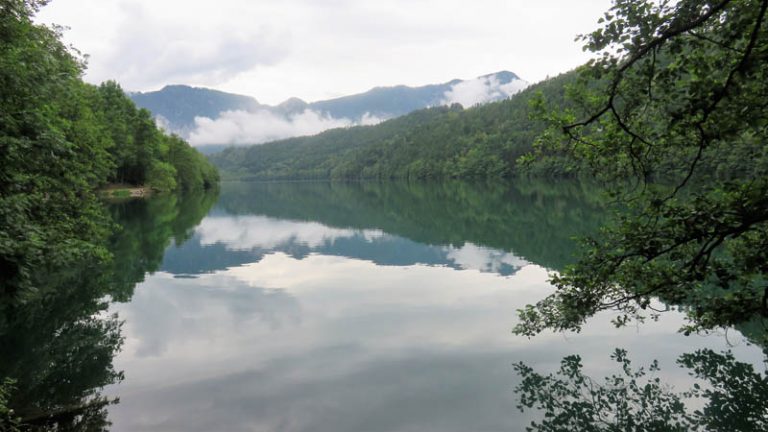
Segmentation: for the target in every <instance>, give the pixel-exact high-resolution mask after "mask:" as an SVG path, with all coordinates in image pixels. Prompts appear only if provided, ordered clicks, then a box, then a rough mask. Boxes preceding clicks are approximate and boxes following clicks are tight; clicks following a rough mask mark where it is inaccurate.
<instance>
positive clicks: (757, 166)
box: [516, 0, 768, 336]
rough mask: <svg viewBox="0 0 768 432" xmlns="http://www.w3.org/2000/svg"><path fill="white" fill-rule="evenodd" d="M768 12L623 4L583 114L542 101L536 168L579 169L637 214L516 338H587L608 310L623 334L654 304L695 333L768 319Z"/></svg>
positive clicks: (594, 45)
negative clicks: (579, 333) (564, 163)
mask: <svg viewBox="0 0 768 432" xmlns="http://www.w3.org/2000/svg"><path fill="white" fill-rule="evenodd" d="M766 11H768V1H750V0H742V1H737V0H732V1H720V2H700V1H681V2H674V3H672V2H659V3H657V2H636V1H617V2H616V3H615V5H614V6H613V8H612V9H611V11H610V12H609V13H607V14H606V16H605V18H604V20H603V27H602V28H601V29H599V30H597V31H595V32H593V33H592V34H590V35H587V36H585V37H584V38H583V39H584V40H585V41H586V42H587V44H586V49H589V50H592V51H596V52H599V53H600V56H599V57H598V58H597V59H596V60H594V61H593V62H591V63H590V64H588V65H587V66H585V67H584V68H582V70H581V76H580V78H579V80H577V82H576V84H574V85H573V86H572V87H571V88H570V89H569V96H570V98H571V99H572V100H573V105H572V108H570V109H566V110H562V109H558V110H555V111H553V112H547V111H546V101H545V100H543V99H540V100H537V101H536V103H535V108H536V110H537V111H538V112H539V113H540V115H542V116H544V117H545V118H546V119H547V120H548V121H549V122H550V124H551V125H552V126H551V127H550V128H549V129H548V130H547V131H546V132H545V133H544V134H542V136H541V137H540V139H539V141H538V144H537V145H538V149H537V152H536V153H535V154H534V155H532V156H529V157H527V159H526V160H527V161H528V162H529V163H531V164H534V165H535V164H537V163H540V161H542V160H547V159H552V158H553V157H558V158H559V157H563V156H564V157H566V158H569V159H573V160H575V161H576V163H577V164H580V165H581V166H584V167H586V168H587V169H588V170H589V171H590V172H592V173H593V174H594V175H595V176H597V177H598V178H600V179H602V180H603V181H604V182H605V183H606V184H607V185H609V187H611V188H612V195H613V196H614V198H615V199H616V200H617V202H618V203H620V204H621V206H622V207H623V208H624V209H625V210H623V211H621V212H619V215H618V216H617V217H616V219H615V221H614V223H612V224H610V225H609V226H608V227H607V228H605V229H604V230H603V232H602V234H601V235H600V236H597V237H595V238H592V239H587V240H585V242H584V253H583V254H582V257H581V259H580V260H579V261H578V262H577V263H576V264H575V265H573V266H571V267H569V268H568V269H566V270H565V271H564V272H562V273H561V274H559V275H555V276H554V277H553V282H554V284H555V285H556V287H557V291H556V293H555V294H553V295H552V296H550V297H548V298H546V299H544V300H542V301H541V302H539V303H538V304H537V305H531V306H528V307H526V308H525V309H524V310H522V311H520V315H521V323H520V324H519V325H518V326H517V327H516V332H518V333H520V334H525V335H528V336H531V335H534V334H536V333H538V332H540V331H542V330H543V329H545V328H553V329H556V330H578V329H579V328H580V327H581V325H582V324H583V323H584V321H585V320H586V319H587V318H588V317H590V316H592V315H594V314H595V313H597V312H598V311H600V310H606V309H616V310H619V311H620V312H621V315H620V316H619V318H617V320H616V324H617V325H623V324H626V323H628V322H630V321H631V320H633V319H643V317H644V316H645V314H646V312H648V311H649V310H650V305H651V302H652V301H653V299H655V298H658V299H661V300H662V301H664V302H667V303H671V304H676V305H679V306H680V308H682V309H683V310H685V311H686V312H687V313H688V315H689V317H690V318H691V323H690V325H688V326H686V327H685V328H684V330H685V331H686V332H691V331H697V330H701V329H712V328H715V327H718V326H730V325H736V324H738V323H739V322H742V321H749V320H751V319H753V318H754V317H763V318H765V317H768V283H767V281H766V280H767V278H766V271H767V270H768V267H767V266H766V264H765V263H766V262H767V261H768V241H766V238H768V200H766V197H768V180H766V179H767V178H768V169H767V168H768V150H767V146H766V138H768V111H767V110H766V102H765V100H766V97H768V33H767V32H768V29H766ZM580 118H582V119H580ZM555 163H557V162H555ZM628 180H633V181H634V182H635V183H636V184H637V185H639V186H640V187H627V181H628Z"/></svg>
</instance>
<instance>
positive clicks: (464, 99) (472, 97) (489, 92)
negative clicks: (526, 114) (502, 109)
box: [441, 75, 528, 108]
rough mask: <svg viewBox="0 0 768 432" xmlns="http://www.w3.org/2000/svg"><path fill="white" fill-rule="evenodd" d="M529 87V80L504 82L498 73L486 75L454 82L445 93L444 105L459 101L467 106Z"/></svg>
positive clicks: (486, 101)
mask: <svg viewBox="0 0 768 432" xmlns="http://www.w3.org/2000/svg"><path fill="white" fill-rule="evenodd" d="M526 87H528V82H527V81H523V80H512V81H510V82H508V83H502V82H501V81H499V78H498V77H497V76H496V75H490V76H484V77H479V78H475V79H472V80H467V81H462V82H460V83H458V84H454V85H453V86H452V87H451V89H450V90H448V91H446V92H445V94H444V96H445V97H444V99H443V100H442V101H441V102H442V103H441V104H442V105H451V104H454V103H459V104H461V105H462V106H464V107H465V108H468V107H472V106H475V105H478V104H484V103H488V102H493V101H496V100H500V99H506V98H508V97H510V96H513V95H515V94H516V93H518V92H520V91H522V90H524V89H525V88H526Z"/></svg>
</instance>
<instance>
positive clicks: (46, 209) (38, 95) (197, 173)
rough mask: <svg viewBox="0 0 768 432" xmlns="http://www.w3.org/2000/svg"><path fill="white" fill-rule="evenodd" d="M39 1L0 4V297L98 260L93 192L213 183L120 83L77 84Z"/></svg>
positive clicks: (205, 167)
mask: <svg viewBox="0 0 768 432" xmlns="http://www.w3.org/2000/svg"><path fill="white" fill-rule="evenodd" d="M45 3H46V2H44V1H37V0H7V1H2V2H0V40H2V44H0V275H2V278H0V283H2V285H0V293H2V294H7V295H11V296H12V297H13V296H17V295H25V294H27V293H33V292H37V291H38V290H37V285H38V282H39V281H38V280H37V279H36V278H37V275H47V276H48V277H50V276H51V275H52V274H56V272H58V271H64V270H66V269H67V268H68V266H70V265H71V264H72V263H73V262H74V261H78V260H82V259H86V260H88V259H90V260H91V262H93V263H96V262H100V261H101V260H104V259H107V257H108V254H107V253H106V251H105V249H104V248H103V241H104V239H105V237H106V236H107V235H108V233H109V231H110V228H111V225H110V224H109V223H108V222H106V218H105V214H104V211H103V208H102V206H101V205H100V203H99V201H98V200H97V198H96V195H97V189H98V188H100V187H102V186H104V185H106V184H108V183H123V184H129V185H145V186H149V187H152V188H154V189H157V190H164V191H170V190H192V189H203V188H208V187H211V186H213V185H214V184H215V183H216V182H217V180H218V174H217V172H216V169H215V168H214V167H213V166H212V165H211V164H210V163H208V161H207V160H206V159H205V158H204V157H203V156H202V155H201V154H200V153H198V152H197V151H196V150H195V149H193V148H192V147H190V146H189V145H188V144H187V143H186V142H184V141H183V140H181V139H179V138H178V137H174V136H167V135H164V134H163V133H162V132H161V131H160V130H159V129H158V128H157V127H156V126H155V123H154V121H153V119H152V117H151V115H150V113H149V111H146V110H140V109H138V108H136V106H135V105H134V104H133V102H131V100H130V99H129V98H128V97H127V96H126V95H125V94H124V93H123V91H122V89H121V88H120V86H119V85H117V84H116V83H114V82H107V83H104V84H102V85H100V86H93V85H90V84H86V83H85V82H83V80H82V78H81V76H82V73H83V69H84V62H83V61H82V60H81V58H80V56H79V53H77V52H75V51H74V50H73V49H71V48H68V47H66V46H65V45H64V44H63V43H62V42H61V34H60V30H59V29H58V28H55V27H54V28H49V27H47V26H43V25H37V24H35V23H34V22H33V21H32V16H33V15H34V13H35V12H36V11H37V10H38V9H39V7H40V6H41V5H44V4H45Z"/></svg>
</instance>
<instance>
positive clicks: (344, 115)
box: [130, 71, 528, 149]
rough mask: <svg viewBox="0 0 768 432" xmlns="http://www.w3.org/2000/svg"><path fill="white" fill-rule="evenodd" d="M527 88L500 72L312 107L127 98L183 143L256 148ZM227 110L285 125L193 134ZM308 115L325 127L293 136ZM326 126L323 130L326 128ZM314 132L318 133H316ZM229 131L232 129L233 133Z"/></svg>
mask: <svg viewBox="0 0 768 432" xmlns="http://www.w3.org/2000/svg"><path fill="white" fill-rule="evenodd" d="M527 85H528V83H527V82H525V81H523V80H521V79H520V77H518V76H517V75H516V74H514V73H512V72H509V71H501V72H497V73H494V74H489V75H483V76H481V77H478V78H475V79H472V80H458V79H455V80H452V81H448V82H446V83H442V84H432V85H426V86H420V87H408V86H404V85H400V86H395V87H376V88H374V89H371V90H369V91H367V92H365V93H360V94H355V95H351V96H344V97H339V98H335V99H329V100H323V101H316V102H311V103H307V102H305V101H303V100H301V99H298V98H290V99H288V100H286V101H285V102H283V103H281V104H279V105H276V106H270V105H264V104H260V103H259V102H258V101H257V100H256V99H254V98H252V97H249V96H243V95H238V94H232V93H225V92H221V91H217V90H211V89H206V88H196V87H189V86H185V85H169V86H166V87H164V88H163V89H161V90H159V91H154V92H146V93H132V94H131V95H130V96H131V98H132V99H133V101H134V102H135V103H136V104H137V105H138V106H140V107H142V108H147V109H148V110H149V111H151V112H152V113H153V114H154V115H155V116H156V117H157V118H158V121H159V123H160V124H161V125H163V126H164V127H165V128H166V129H168V130H170V131H173V132H176V133H179V134H180V135H182V136H184V137H186V138H190V136H192V137H193V138H195V139H193V141H196V142H194V143H195V144H197V145H205V144H219V145H220V144H243V143H259V142H263V141H265V140H270V139H276V138H288V137H291V136H298V135H308V134H314V133H317V132H320V131H321V130H324V129H327V128H333V127H339V126H340V125H354V124H363V123H366V124H368V123H376V122H378V121H381V120H385V119H391V118H394V117H398V116H401V115H404V114H408V113H410V112H412V111H415V110H418V109H422V108H427V107H431V106H439V105H450V104H454V103H460V104H462V105H463V106H470V105H475V104H478V103H485V102H491V101H496V100H500V99H505V98H507V97H509V96H511V95H512V94H515V93H517V92H518V91H520V90H522V89H523V88H525V87H526V86H527ZM226 111H244V112H246V113H259V114H260V115H261V117H259V118H256V119H247V118H246V119H243V118H242V116H241V117H238V118H237V119H231V118H228V121H230V122H234V123H237V122H238V121H240V122H246V121H250V122H251V123H255V122H258V121H263V120H265V119H264V115H267V116H269V117H268V118H267V120H269V122H270V125H269V126H274V123H275V122H277V121H279V120H284V121H285V122H287V124H286V125H284V126H285V127H283V128H282V129H280V134H277V135H275V136H273V135H266V136H265V137H261V136H250V135H249V134H248V133H247V129H248V128H247V127H246V126H243V127H242V128H241V129H243V130H245V132H242V133H238V134H237V135H232V136H221V134H214V135H215V138H211V134H210V133H209V134H199V135H197V136H194V135H193V132H194V131H196V128H197V127H198V125H197V124H196V123H195V117H207V118H209V119H211V120H214V121H215V120H217V119H218V118H220V117H221V114H222V113H223V112H226ZM308 111H309V112H312V113H314V114H316V116H315V118H316V119H320V120H321V121H323V122H324V123H323V124H321V125H318V126H317V127H316V128H314V129H312V128H310V130H305V129H302V130H295V131H293V130H292V129H291V122H292V121H293V118H294V117H296V116H300V115H302V114H305V113H307V112H308ZM304 123H306V122H304ZM207 125H208V126H213V127H215V124H214V123H212V122H208V123H207ZM325 125H327V127H324V126H325ZM318 128H319V129H320V130H317V129H318ZM228 129H229V130H231V129H232V128H228ZM294 132H295V133H294ZM251 135H253V134H251ZM249 139H250V140H251V141H249ZM208 148H209V149H216V148H218V147H217V146H215V147H210V146H209V147H208Z"/></svg>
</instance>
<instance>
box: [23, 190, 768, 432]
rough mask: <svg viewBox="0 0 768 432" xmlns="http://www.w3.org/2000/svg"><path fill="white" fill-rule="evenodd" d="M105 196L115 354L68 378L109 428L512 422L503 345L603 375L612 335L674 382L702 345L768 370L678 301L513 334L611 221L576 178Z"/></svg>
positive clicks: (736, 339) (516, 358) (510, 425)
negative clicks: (529, 308)
mask: <svg viewBox="0 0 768 432" xmlns="http://www.w3.org/2000/svg"><path fill="white" fill-rule="evenodd" d="M110 210H111V214H112V215H113V217H114V218H115V220H116V221H118V223H119V224H120V225H121V226H122V230H121V231H120V233H119V234H117V235H116V236H115V238H114V239H113V241H112V243H111V249H112V251H113V253H114V254H115V256H116V259H115V263H114V266H113V268H112V269H111V271H110V272H108V274H107V275H106V276H105V278H107V279H108V280H106V279H104V280H103V283H105V284H107V285H109V287H110V288H109V290H108V295H107V297H106V298H108V299H109V300H112V301H111V303H110V304H109V306H108V309H107V310H106V311H102V312H99V313H97V314H95V315H96V318H97V319H98V318H101V319H104V320H106V321H108V322H111V323H115V325H118V324H119V323H120V322H122V325H121V326H120V327H119V329H117V328H112V327H110V328H108V329H106V330H104V329H102V327H99V326H100V325H101V326H103V325H102V324H93V325H92V327H94V328H99V329H102V330H100V331H101V333H99V332H96V333H99V337H101V339H98V338H97V340H98V346H106V345H108V344H107V343H105V342H104V340H109V341H111V342H110V343H112V345H110V347H112V348H111V349H112V351H110V352H111V353H112V355H114V358H112V357H111V356H110V357H109V359H107V358H106V356H105V355H104V354H103V353H102V354H99V355H100V356H103V357H105V358H103V359H102V360H101V362H100V363H98V364H97V365H90V366H88V368H91V369H89V370H91V372H87V373H86V372H83V374H84V375H87V376H90V375H94V374H96V372H94V371H95V370H96V369H98V370H99V371H100V372H99V373H100V374H101V375H99V377H100V378H98V379H87V380H86V379H85V378H81V380H85V381H87V382H88V383H92V384H93V387H89V389H91V390H89V391H90V392H89V391H86V390H88V389H83V390H81V391H79V393H78V392H74V393H75V394H76V395H79V396H78V397H81V396H82V397H85V396H87V397H93V396H94V395H98V394H97V393H95V392H94V390H93V389H94V388H98V387H99V386H101V385H104V384H107V385H106V387H105V388H104V389H103V391H101V392H100V394H101V395H102V396H104V397H108V398H112V397H119V403H116V404H110V405H106V407H104V406H100V407H99V408H100V409H101V408H104V410H105V412H106V413H107V414H106V415H108V420H109V421H111V422H112V426H111V430H114V431H214V430H216V431H333V432H346V431H371V432H372V431H443V432H445V431H523V430H525V426H527V425H528V424H529V423H530V421H531V420H534V419H537V418H539V416H540V414H539V413H536V412H528V411H526V412H523V413H521V412H520V411H519V410H518V409H517V408H516V406H517V405H518V397H517V395H516V394H515V392H514V389H515V387H516V386H517V385H518V384H519V383H520V379H519V377H518V376H517V374H516V373H515V370H514V369H513V367H512V365H513V364H514V363H517V362H525V363H526V364H528V365H530V366H533V367H535V368H536V369H537V370H540V371H543V372H549V371H553V370H555V369H557V367H558V366H559V363H560V360H561V359H562V358H563V357H565V356H567V355H571V354H578V355H580V356H581V358H582V360H583V364H584V371H585V373H587V374H589V375H591V376H594V377H603V376H606V375H610V374H613V373H616V372H617V371H618V370H619V366H618V365H617V364H616V363H615V362H614V361H612V360H611V359H610V357H609V356H610V354H611V353H612V352H613V351H614V350H615V349H616V348H624V349H626V350H627V351H628V352H629V354H630V356H631V358H632V360H633V364H635V365H647V364H649V363H650V362H651V361H652V360H654V359H658V360H659V363H660V366H661V371H660V372H658V373H657V375H659V376H661V377H662V378H663V381H664V382H665V383H666V384H669V385H671V386H675V387H676V388H680V389H684V388H686V387H688V386H689V385H690V384H691V383H692V378H691V377H690V376H689V375H688V371H687V370H685V369H681V368H680V367H678V366H677V364H676V363H675V361H676V359H677V358H678V357H679V356H680V355H681V354H683V353H687V352H691V351H693V350H696V349H699V348H711V349H713V350H715V351H721V350H728V349H730V350H732V351H733V352H734V355H735V356H736V358H737V359H738V360H740V361H744V362H748V363H751V364H754V365H756V366H757V367H758V369H759V370H765V365H764V363H763V360H764V356H763V354H762V352H761V350H760V348H759V347H756V346H752V345H750V344H749V342H748V341H747V340H746V339H745V338H744V337H742V336H741V334H740V333H739V332H738V331H736V330H729V331H728V332H723V333H720V334H710V335H694V336H688V337H686V336H683V335H682V334H680V333H678V331H677V330H678V329H679V328H680V326H681V324H682V323H683V322H684V321H683V317H682V315H681V314H680V313H679V312H675V311H670V312H667V313H664V314H662V316H661V318H660V319H659V320H658V321H655V322H654V321H650V322H647V323H645V324H643V325H639V326H630V327H625V328H621V329H617V328H615V327H614V326H613V325H612V324H611V322H610V320H611V317H612V315H611V314H610V313H603V314H600V315H598V316H596V317H594V318H593V319H592V320H591V321H590V322H589V323H588V324H587V326H586V327H585V328H584V330H583V331H582V332H581V333H578V334H570V333H569V334H556V333H546V334H542V335H540V336H537V337H535V338H533V339H527V338H525V337H521V336H516V335H514V334H512V332H511V330H512V328H513V326H514V325H515V323H516V322H517V316H516V310H517V309H519V308H521V307H523V306H525V305H526V304H529V303H535V302H536V301H538V300H540V299H542V298H543V297H544V296H546V295H547V294H548V293H550V292H552V287H551V286H550V285H549V284H548V283H547V280H548V275H549V274H550V273H551V272H553V271H557V270H559V269H562V268H563V266H565V265H567V264H568V263H569V262H572V261H573V257H574V253H575V252H576V250H577V247H576V244H575V242H574V241H573V238H574V237H576V236H583V235H589V234H592V233H595V232H596V231H597V229H598V227H599V226H600V225H601V224H602V223H603V222H604V221H605V217H606V216H605V215H606V207H605V204H604V201H603V200H602V199H601V195H600V192H599V190H597V189H596V188H594V187H591V186H588V185H584V184H577V183H568V182H562V183H559V184H552V183H542V182H527V181H526V182H522V181H521V182H517V183H514V184H511V183H485V184H472V183H462V182H448V183H405V182H402V183H401V182H391V183H377V182H371V183H312V182H294V183H223V184H222V187H221V191H220V192H219V194H218V196H216V195H213V196H211V195H190V196H186V197H162V196H160V197H155V198H152V199H150V200H146V201H128V202H124V203H120V204H113V205H112V206H111V209H110ZM99 292H101V291H99ZM113 314H117V315H116V317H114V316H113ZM86 315H87V316H92V315H93V314H91V315H88V314H85V313H84V314H83V316H86ZM69 316H72V315H69ZM110 317H111V318H110ZM89 319H90V318H89ZM89 334H90V333H89ZM104 335H110V336H109V338H106V337H105V336H104ZM117 335H119V336H120V337H122V338H123V342H122V345H120V346H118V345H119V344H118V343H117V342H115V337H117ZM39 340H41V341H42V340H47V339H46V337H45V336H40V339H39ZM78 340H82V337H80V339H78ZM32 345H34V344H32ZM103 351H104V352H107V351H109V350H103ZM24 352H30V353H34V352H37V348H35V347H34V346H32V347H29V348H28V349H27V351H24ZM99 352H101V351H99ZM100 358H101V357H100ZM110 360H111V362H112V363H111V365H110V364H109V363H108V362H109V361H110ZM104 371H106V372H104ZM70 372H71V371H70ZM70 372H61V373H60V374H63V375H62V376H67V375H66V374H67V373H70ZM30 374H31V372H30ZM88 374H90V375H88ZM66 379H67V380H69V379H70V378H69V377H68V376H67V378H66ZM59 381H61V378H59V379H58V381H56V382H59ZM109 382H113V384H109ZM49 387H50V384H49ZM28 397H29V398H30V400H31V402H30V403H33V402H34V401H33V400H34V397H35V396H34V394H33V395H30V396H28ZM40 397H42V396H40ZM102 420H103V419H102Z"/></svg>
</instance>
